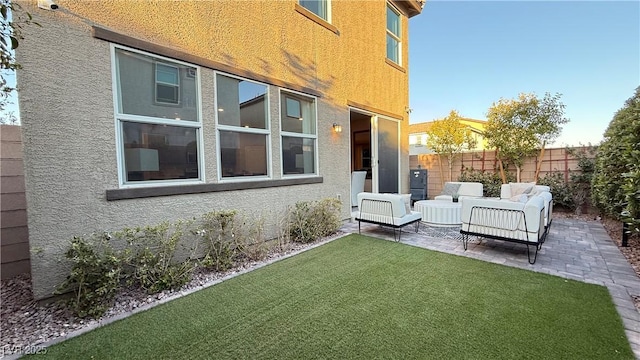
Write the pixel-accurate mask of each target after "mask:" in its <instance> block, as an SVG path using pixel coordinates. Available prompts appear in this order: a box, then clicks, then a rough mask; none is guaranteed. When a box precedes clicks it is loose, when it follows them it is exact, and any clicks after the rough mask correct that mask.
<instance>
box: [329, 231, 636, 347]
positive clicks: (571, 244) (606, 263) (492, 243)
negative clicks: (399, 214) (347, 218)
mask: <svg viewBox="0 0 640 360" xmlns="http://www.w3.org/2000/svg"><path fill="white" fill-rule="evenodd" d="M420 226H421V228H423V229H424V230H421V231H420V232H423V231H426V232H428V231H429V229H430V228H429V227H428V226H427V227H426V228H425V226H426V225H424V224H421V225H420ZM341 230H343V231H345V232H351V233H357V232H358V223H357V222H355V221H354V222H350V223H346V224H345V225H344V226H343V227H342V229H341ZM412 230H413V226H411V225H410V226H407V227H406V228H405V229H404V231H403V232H402V240H401V242H402V243H405V244H408V245H413V246H419V247H422V248H426V249H430V250H435V251H440V252H445V253H450V254H456V255H461V256H466V257H470V258H474V259H479V260H483V261H488V262H493V263H497V264H503V265H507V266H513V267H518V268H522V269H527V270H531V271H537V272H541V273H545V274H551V275H556V276H561V277H564V278H568V279H574V280H578V281H583V282H587V283H592V284H598V285H603V286H606V287H607V288H608V289H609V293H611V297H612V298H613V302H614V304H615V305H616V308H617V310H618V313H619V314H620V317H621V318H622V321H623V323H624V327H625V333H626V334H627V338H628V339H629V343H630V344H631V348H632V349H633V351H634V353H635V356H636V358H637V359H640V312H638V310H637V309H636V308H635V306H634V304H633V299H632V298H631V296H639V295H640V278H638V276H637V275H636V273H635V272H634V270H633V268H631V265H629V263H628V262H627V260H626V259H625V257H624V255H622V253H621V252H620V250H618V247H617V246H616V244H614V243H613V241H612V240H611V238H610V237H609V235H608V234H607V232H606V230H605V229H604V227H603V226H602V224H600V223H599V222H596V221H581V220H574V219H554V220H553V223H552V225H551V229H550V230H549V235H548V237H547V241H546V242H545V243H544V245H543V246H542V249H541V250H540V252H539V253H538V260H537V261H536V263H535V264H534V265H530V264H529V263H528V261H527V250H526V246H525V245H522V244H515V243H508V242H502V241H497V240H484V239H483V240H482V241H478V240H470V241H469V246H468V250H467V251H465V250H464V248H463V247H462V242H461V241H460V240H454V239H452V238H450V237H449V238H443V237H427V236H425V235H423V234H420V233H418V234H416V233H415V232H413V231H412ZM435 231H438V229H435ZM362 233H363V234H366V235H369V236H373V237H378V238H383V239H386V240H393V232H392V231H391V230H390V229H385V228H381V227H379V226H377V225H371V224H365V223H362ZM532 249H533V248H532Z"/></svg>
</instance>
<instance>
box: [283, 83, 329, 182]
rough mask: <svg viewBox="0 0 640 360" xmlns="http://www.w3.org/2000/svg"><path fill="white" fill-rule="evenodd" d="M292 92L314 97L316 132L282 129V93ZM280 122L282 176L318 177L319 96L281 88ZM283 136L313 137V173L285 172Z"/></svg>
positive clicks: (309, 97) (288, 177)
mask: <svg viewBox="0 0 640 360" xmlns="http://www.w3.org/2000/svg"><path fill="white" fill-rule="evenodd" d="M283 92H284V93H290V94H294V95H298V96H301V97H304V98H308V99H312V100H313V104H314V107H315V114H316V116H315V117H316V118H315V122H316V123H315V129H316V132H315V134H302V133H297V132H290V131H282V112H283V109H282V96H283V95H282V93H283ZM278 95H279V96H278V104H279V106H278V108H279V111H278V124H280V128H279V130H280V131H279V133H280V134H279V136H278V139H279V141H280V174H281V175H282V178H287V179H295V178H308V177H316V176H319V174H320V149H319V148H320V146H319V144H318V130H319V129H318V98H317V97H316V96H313V95H309V94H305V93H301V92H298V91H295V90H290V89H283V88H279V91H278ZM284 111H285V114H286V109H285V110H284ZM283 136H288V137H297V138H303V139H313V142H314V162H315V169H314V170H315V171H314V172H313V173H312V174H285V173H284V161H283V159H282V137H283Z"/></svg>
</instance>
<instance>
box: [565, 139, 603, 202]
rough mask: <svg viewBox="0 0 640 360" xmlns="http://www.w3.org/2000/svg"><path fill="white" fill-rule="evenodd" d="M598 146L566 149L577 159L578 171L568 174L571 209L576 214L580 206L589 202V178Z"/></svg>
mask: <svg viewBox="0 0 640 360" xmlns="http://www.w3.org/2000/svg"><path fill="white" fill-rule="evenodd" d="M597 150H598V148H597V147H595V146H588V147H583V148H581V149H569V148H568V149H567V152H568V153H569V154H571V155H573V156H574V157H575V158H576V159H578V168H579V170H578V171H571V173H570V174H569V190H570V192H571V197H572V202H573V210H574V211H575V213H576V214H578V215H580V214H581V213H582V206H583V205H584V204H587V203H589V202H590V199H591V180H592V179H593V173H594V170H595V164H596V161H595V156H596V153H597Z"/></svg>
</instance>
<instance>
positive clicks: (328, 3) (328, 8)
mask: <svg viewBox="0 0 640 360" xmlns="http://www.w3.org/2000/svg"><path fill="white" fill-rule="evenodd" d="M319 1H320V2H324V3H325V4H326V6H327V18H326V19H325V18H324V17H322V16H320V15H319V14H316V13H315V12H314V11H313V10H311V9H309V8H308V7H306V6H304V5H302V3H301V2H300V0H298V5H300V6H301V7H303V8H304V9H306V10H307V11H309V12H310V13H312V14H314V15H315V16H317V17H318V18H319V19H322V20H324V21H326V22H327V23H329V24H331V0H319Z"/></svg>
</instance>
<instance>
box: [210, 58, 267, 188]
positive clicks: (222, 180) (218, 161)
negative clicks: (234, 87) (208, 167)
mask: <svg viewBox="0 0 640 360" xmlns="http://www.w3.org/2000/svg"><path fill="white" fill-rule="evenodd" d="M218 75H222V76H226V77H229V78H233V79H238V80H242V81H248V82H252V83H254V84H259V85H264V86H265V87H266V89H267V91H266V93H265V96H266V101H265V102H266V109H265V116H266V119H265V128H264V129H259V128H246V127H243V126H233V125H223V124H220V122H219V114H218V110H217V109H218ZM213 89H214V99H213V104H214V109H216V111H215V126H216V165H217V168H218V175H217V178H218V182H219V183H225V182H247V181H256V180H267V179H271V178H272V177H273V174H272V170H271V168H272V167H273V166H272V164H273V159H272V155H271V153H272V151H271V103H270V100H271V87H270V86H269V84H266V83H262V82H260V81H256V80H252V79H247V78H244V77H241V76H237V75H233V74H229V73H225V72H222V71H214V73H213ZM221 131H227V132H229V131H231V132H239V133H246V134H260V135H265V136H266V138H267V141H266V145H265V147H266V149H265V150H266V154H265V156H266V159H267V174H266V175H256V176H227V177H223V176H222V148H221V143H222V141H221V136H220V132H221Z"/></svg>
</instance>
